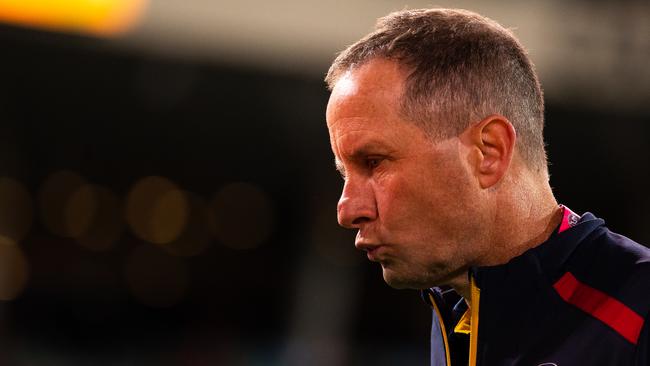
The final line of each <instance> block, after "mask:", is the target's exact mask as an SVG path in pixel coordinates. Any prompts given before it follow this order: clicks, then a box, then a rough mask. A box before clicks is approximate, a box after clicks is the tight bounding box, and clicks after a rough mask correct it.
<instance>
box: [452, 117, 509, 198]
mask: <svg viewBox="0 0 650 366" xmlns="http://www.w3.org/2000/svg"><path fill="white" fill-rule="evenodd" d="M461 139H462V140H463V142H464V143H465V144H467V145H468V146H469V147H470V148H471V149H472V151H474V152H475V154H474V155H473V158H472V159H471V164H473V170H474V174H475V175H476V178H477V179H478V181H479V184H480V185H481V188H489V187H492V186H494V185H495V184H497V183H498V182H499V181H500V180H501V178H503V176H504V175H505V173H506V171H507V170H508V168H509V167H510V163H511V161H512V157H513V155H514V151H515V141H516V140H517V134H516V132H515V129H514V127H513V126H512V124H511V123H510V121H508V119H507V118H505V117H503V116H500V115H492V116H489V117H487V118H485V119H484V120H482V121H480V122H477V123H475V124H473V125H471V126H470V127H468V128H467V130H465V131H464V132H463V133H462V136H461Z"/></svg>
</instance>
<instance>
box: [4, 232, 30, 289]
mask: <svg viewBox="0 0 650 366" xmlns="http://www.w3.org/2000/svg"><path fill="white" fill-rule="evenodd" d="M28 276H29V268H28V264H27V260H26V259H25V255H24V254H23V252H22V250H21V249H20V247H19V246H18V245H16V243H15V242H13V241H12V240H11V239H8V238H6V237H0V300H3V301H9V300H13V299H15V298H16V297H18V296H19V295H20V294H21V293H22V291H23V289H24V288H25V284H26V283H27V278H28Z"/></svg>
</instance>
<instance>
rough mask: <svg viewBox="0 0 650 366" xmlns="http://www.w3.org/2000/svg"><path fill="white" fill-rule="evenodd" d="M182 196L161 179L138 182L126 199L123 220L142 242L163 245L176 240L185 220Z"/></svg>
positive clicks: (172, 185) (175, 188) (185, 200)
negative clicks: (124, 219)
mask: <svg viewBox="0 0 650 366" xmlns="http://www.w3.org/2000/svg"><path fill="white" fill-rule="evenodd" d="M188 211H189V209H188V202H187V197H186V196H185V193H184V192H183V191H181V190H180V189H179V188H178V187H177V186H176V185H175V184H174V183H173V182H171V181H170V180H169V179H167V178H163V177H156V176H152V177H146V178H142V179H141V180H140V181H138V182H137V183H136V184H135V185H134V186H133V188H132V189H131V191H130V192H129V195H128V197H127V200H126V221H127V223H128V224H129V226H130V227H131V229H132V230H133V232H134V234H135V235H136V236H138V237H139V238H140V239H142V240H146V241H148V242H151V243H155V244H166V243H169V242H172V241H173V240H176V238H178V236H179V235H180V234H181V233H182V232H183V230H184V228H185V225H186V224H187V219H188Z"/></svg>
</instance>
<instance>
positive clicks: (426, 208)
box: [327, 59, 482, 288]
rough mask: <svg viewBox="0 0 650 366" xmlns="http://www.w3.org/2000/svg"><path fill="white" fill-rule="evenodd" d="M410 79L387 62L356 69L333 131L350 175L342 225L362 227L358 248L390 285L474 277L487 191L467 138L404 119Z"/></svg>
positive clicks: (336, 107) (342, 83) (340, 93)
mask: <svg viewBox="0 0 650 366" xmlns="http://www.w3.org/2000/svg"><path fill="white" fill-rule="evenodd" d="M404 76H405V74H404V72H403V71H402V70H401V69H400V68H399V66H398V65H397V64H396V63H394V62H392V61H387V60H382V59H377V60H372V61H370V62H368V63H366V64H365V65H363V66H361V67H359V68H357V69H354V70H353V71H351V72H348V73H346V74H345V75H344V76H343V77H342V78H341V79H340V80H339V81H338V82H337V83H336V86H335V87H334V89H333V91H332V94H331V97H330V100H329V104H328V107H327V127H328V130H329V134H330V143H331V145H332V150H333V152H334V155H335V158H336V163H337V166H338V168H339V170H341V171H342V174H343V176H344V179H345V183H344V187H343V192H342V194H341V198H340V200H339V204H338V221H339V224H340V225H342V226H344V227H346V228H352V229H357V230H358V232H357V237H356V242H355V246H356V247H357V248H358V249H362V250H365V251H367V253H368V259H370V260H371V261H374V262H379V263H380V264H381V266H382V269H383V275H384V279H385V281H386V282H387V283H388V284H389V285H391V286H393V287H396V288H427V287H431V286H434V285H441V284H447V283H450V282H453V281H455V280H456V279H458V278H460V277H461V276H466V270H467V268H468V266H469V264H470V263H471V261H472V260H473V258H475V256H476V253H473V252H476V249H475V248H477V246H476V245H474V243H475V242H476V241H477V240H480V239H479V238H480V235H479V234H480V227H481V225H482V224H481V218H480V217H478V215H476V214H475V212H474V207H473V205H474V204H477V202H480V199H479V198H480V197H479V195H480V192H479V191H480V190H479V189H477V185H478V183H477V182H476V180H475V179H474V178H473V176H472V173H471V169H470V168H469V165H468V163H467V161H468V158H467V156H468V155H467V154H468V148H467V147H465V146H464V145H463V144H462V143H461V142H460V139H459V138H456V137H453V138H449V139H446V140H442V141H439V142H435V143H434V142H432V140H431V139H430V138H428V137H427V136H426V135H425V133H424V132H423V130H422V129H421V128H420V127H418V126H416V125H415V124H414V123H413V122H410V121H407V120H405V119H403V118H402V117H401V116H400V113H399V111H400V97H401V96H402V92H403V84H404ZM434 123H435V121H434ZM473 248H474V249H473ZM465 278H466V277H465Z"/></svg>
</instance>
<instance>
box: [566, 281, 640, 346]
mask: <svg viewBox="0 0 650 366" xmlns="http://www.w3.org/2000/svg"><path fill="white" fill-rule="evenodd" d="M553 287H554V288H555V290H556V291H557V293H558V294H559V295H560V297H562V298H563V299H564V301H566V302H568V303H569V304H572V305H574V306H576V307H577V308H578V309H580V310H582V311H584V312H586V313H587V314H590V315H591V316H593V317H594V318H596V319H598V320H600V321H602V322H603V323H605V324H607V325H608V326H609V327H610V328H612V329H614V330H615V331H616V332H617V333H618V334H620V335H621V336H623V338H625V339H627V340H628V341H630V342H631V343H633V344H635V345H636V344H637V341H638V339H639V334H640V333H641V328H643V317H641V316H640V315H639V314H637V313H636V312H634V310H632V309H630V308H629V307H627V306H626V305H625V304H623V303H622V302H620V301H618V300H616V299H615V298H613V297H611V296H609V295H607V294H605V293H604V292H602V291H600V290H597V289H595V288H593V287H590V286H589V285H585V284H584V283H582V282H580V281H578V279H577V278H575V277H574V276H573V274H571V273H570V272H567V273H565V274H564V275H563V276H562V278H560V279H559V280H558V281H557V282H556V283H555V284H554V285H553Z"/></svg>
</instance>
